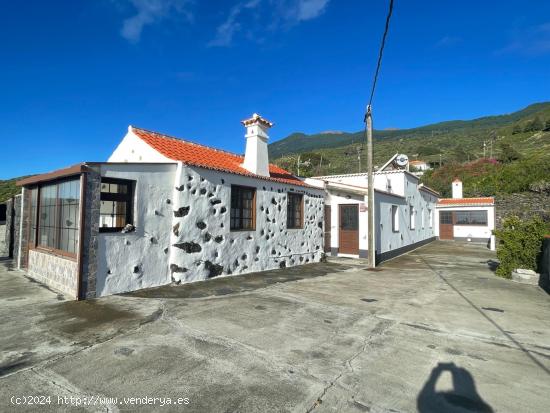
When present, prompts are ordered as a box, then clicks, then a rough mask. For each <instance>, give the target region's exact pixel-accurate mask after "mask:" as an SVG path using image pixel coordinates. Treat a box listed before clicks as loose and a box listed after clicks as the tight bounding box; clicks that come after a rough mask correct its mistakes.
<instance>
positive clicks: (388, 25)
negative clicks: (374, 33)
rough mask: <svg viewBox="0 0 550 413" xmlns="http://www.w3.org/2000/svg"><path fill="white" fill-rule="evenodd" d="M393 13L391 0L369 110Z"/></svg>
mask: <svg viewBox="0 0 550 413" xmlns="http://www.w3.org/2000/svg"><path fill="white" fill-rule="evenodd" d="M392 12H393V0H390V8H389V10H388V16H387V17H386V27H385V28H384V35H383V36H382V43H381V44H380V52H379V53H378V63H377V65H376V72H374V80H373V82H372V89H371V92H370V98H369V106H368V107H369V108H370V106H371V105H372V99H373V97H374V89H376V82H377V80H378V73H379V72H380V65H381V64H382V54H383V53H384V46H385V45H386V37H387V36H388V30H389V28H390V19H391V15H392Z"/></svg>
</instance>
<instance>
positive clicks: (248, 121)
mask: <svg viewBox="0 0 550 413" xmlns="http://www.w3.org/2000/svg"><path fill="white" fill-rule="evenodd" d="M241 123H242V124H243V125H244V126H251V125H254V124H255V123H261V124H262V125H263V126H267V127H268V128H271V127H272V126H273V122H270V121H268V120H267V119H265V118H262V117H261V116H260V115H259V114H257V113H253V114H252V117H250V118H248V119H245V120H242V121H241Z"/></svg>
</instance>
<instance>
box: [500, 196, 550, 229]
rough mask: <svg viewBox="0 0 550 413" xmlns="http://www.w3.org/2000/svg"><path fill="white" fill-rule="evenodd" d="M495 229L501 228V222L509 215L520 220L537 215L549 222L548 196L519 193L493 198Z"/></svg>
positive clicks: (549, 202) (549, 204) (549, 197)
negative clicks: (515, 216)
mask: <svg viewBox="0 0 550 413" xmlns="http://www.w3.org/2000/svg"><path fill="white" fill-rule="evenodd" d="M495 205H496V227H497V229H499V228H501V227H502V220H503V219H504V218H506V217H507V216H509V215H517V216H518V217H520V218H521V219H529V218H532V217H533V216H534V215H539V216H540V217H542V218H543V219H544V220H545V221H550V194H545V193H538V192H521V193H517V194H503V195H498V196H496V197H495Z"/></svg>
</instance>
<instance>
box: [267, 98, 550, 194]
mask: <svg viewBox="0 0 550 413" xmlns="http://www.w3.org/2000/svg"><path fill="white" fill-rule="evenodd" d="M374 137H375V140H374V163H375V165H382V164H383V163H384V162H385V161H386V160H387V159H389V158H390V157H391V156H392V155H393V154H395V153H396V152H399V153H405V154H407V155H408V156H409V158H411V159H422V160H424V161H427V162H430V163H431V164H432V165H433V166H434V167H436V169H435V170H433V171H431V172H430V173H428V174H426V175H425V176H424V177H423V180H424V181H425V182H426V184H427V185H429V186H432V187H434V189H436V190H438V191H440V192H441V193H442V194H443V195H444V196H446V195H448V192H449V182H450V181H451V180H452V178H453V177H455V176H459V177H460V178H461V179H462V180H463V182H464V194H465V196H478V195H493V194H496V193H513V192H521V191H526V190H534V189H533V188H535V189H536V188H537V185H538V188H539V189H540V187H541V186H542V187H545V185H546V184H545V182H547V181H550V166H549V165H550V102H546V103H537V104H533V105H530V106H528V107H527V108H525V109H523V110H520V111H518V112H514V113H511V114H507V115H501V116H488V117H483V118H479V119H474V120H471V121H449V122H442V123H437V124H433V125H427V126H423V127H420V128H414V129H403V130H391V131H375V132H374ZM484 143H485V151H484ZM364 149H365V145H364V137H363V132H358V133H340V134H334V133H328V134H319V135H309V136H308V135H304V134H293V135H290V136H289V137H288V138H285V139H283V140H281V141H279V142H275V143H273V144H271V145H270V154H271V156H272V157H273V161H274V162H275V163H277V164H278V165H280V166H282V167H284V168H286V169H289V170H291V171H292V172H294V173H298V159H299V160H300V171H299V174H300V175H303V176H313V175H328V174H338V173H355V172H360V171H361V172H363V171H365V170H366V152H365V150H364ZM292 151H294V152H292ZM283 153H284V155H282V154H283ZM359 156H360V158H361V159H358V158H359ZM439 165H441V168H438V167H439ZM549 185H550V184H549Z"/></svg>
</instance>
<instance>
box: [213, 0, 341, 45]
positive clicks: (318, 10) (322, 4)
mask: <svg viewBox="0 0 550 413" xmlns="http://www.w3.org/2000/svg"><path fill="white" fill-rule="evenodd" d="M329 1H330V0H249V1H247V2H240V3H237V4H236V5H235V6H233V7H232V8H231V10H230V11H229V14H228V16H227V18H226V19H225V21H224V22H223V23H222V24H221V25H219V26H218V28H217V30H216V37H215V38H214V39H213V40H212V41H211V42H210V43H209V44H208V45H209V46H229V45H231V43H232V42H233V39H234V37H235V35H236V34H237V32H239V31H241V30H243V29H244V28H246V32H247V37H248V38H255V39H256V38H257V39H258V41H261V40H262V39H263V38H262V37H261V36H260V37H258V36H255V34H254V32H265V30H266V29H269V30H275V29H278V28H280V27H291V26H294V25H296V24H298V23H300V22H303V21H306V20H312V19H315V18H317V17H319V16H320V15H322V14H323V13H324V12H325V10H326V7H327V5H328V3H329ZM260 8H262V9H263V10H262V11H263V13H264V20H263V21H264V22H266V23H263V25H262V27H257V25H256V22H255V20H254V19H252V18H251V16H248V15H246V13H245V12H246V11H252V10H257V9H260ZM268 16H269V19H270V20H267V18H268ZM244 18H249V20H248V21H247V22H246V24H245V23H242V20H243V19H244Z"/></svg>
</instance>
